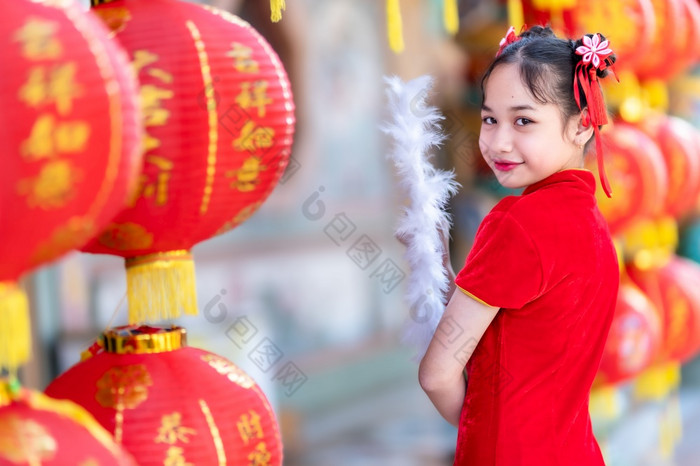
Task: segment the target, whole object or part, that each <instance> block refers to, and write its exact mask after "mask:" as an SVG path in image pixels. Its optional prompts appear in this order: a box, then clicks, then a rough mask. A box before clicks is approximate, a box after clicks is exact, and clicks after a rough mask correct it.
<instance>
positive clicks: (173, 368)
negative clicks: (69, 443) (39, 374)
mask: <svg viewBox="0 0 700 466" xmlns="http://www.w3.org/2000/svg"><path fill="white" fill-rule="evenodd" d="M184 343H185V332H184V330H183V329H182V328H179V327H174V328H172V329H167V330H166V329H157V328H153V327H143V326H142V327H138V328H137V327H122V328H116V329H112V330H110V331H109V332H107V333H105V334H104V335H103V344H104V349H105V351H104V352H100V353H97V354H96V355H95V356H93V357H91V358H89V359H87V360H84V361H82V362H80V363H78V364H76V365H75V366H73V367H72V368H71V369H69V370H68V371H67V372H65V373H64V374H62V375H61V376H59V377H58V378H57V379H56V380H54V381H53V382H52V383H51V384H50V385H49V387H48V388H47V389H46V393H47V394H48V395H49V396H52V397H55V398H65V399H69V400H72V401H74V402H76V403H78V404H80V405H81V406H83V407H84V408H85V409H87V410H88V411H89V412H90V413H91V414H92V415H93V416H94V417H95V418H96V419H97V421H98V422H99V423H100V424H102V426H104V427H105V428H106V429H107V430H108V431H110V432H112V433H113V434H114V436H115V438H116V440H117V442H119V443H121V444H122V445H123V446H124V447H125V448H126V449H127V450H128V451H129V452H130V453H131V454H132V455H133V456H134V458H135V459H136V461H137V462H138V464H140V465H142V466H149V465H162V464H164V463H165V464H197V465H199V464H202V465H205V464H236V465H237V464H255V465H280V464H282V445H281V441H280V436H279V428H278V425H277V421H276V419H275V416H274V413H273V412H272V409H271V408H270V405H269V403H268V401H267V399H266V398H265V396H264V394H263V393H262V392H261V391H260V389H259V387H258V386H257V385H256V384H255V382H254V381H253V379H251V378H250V377H249V376H248V375H246V374H245V373H244V372H243V371H242V370H240V369H239V368H238V367H237V366H235V365H234V364H233V363H231V362H229V361H227V360H226V359H224V358H222V357H220V356H217V355H215V354H212V353H209V352H207V351H203V350H200V349H196V348H191V347H185V346H184Z"/></svg>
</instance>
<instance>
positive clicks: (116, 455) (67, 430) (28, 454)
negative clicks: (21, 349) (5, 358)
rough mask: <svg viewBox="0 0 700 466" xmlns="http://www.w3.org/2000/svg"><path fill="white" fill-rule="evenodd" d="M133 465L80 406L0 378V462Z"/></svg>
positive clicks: (0, 465) (3, 464) (9, 464)
mask: <svg viewBox="0 0 700 466" xmlns="http://www.w3.org/2000/svg"><path fill="white" fill-rule="evenodd" d="M20 464H36V465H39V464H41V465H46V466H51V465H64V464H72V465H77V466H89V465H95V464H99V465H105V466H132V465H133V466H136V463H135V462H134V460H133V459H132V458H131V456H130V455H129V454H128V453H126V452H125V451H124V450H123V449H122V447H120V446H119V445H117V444H116V443H114V439H113V438H112V436H111V435H110V434H109V433H108V432H107V431H106V430H104V428H102V426H100V425H99V424H98V423H97V422H95V420H94V419H93V418H92V417H91V416H90V415H89V414H88V413H87V412H86V411H85V410H84V409H83V408H81V407H80V406H78V405H76V404H74V403H71V402H69V401H58V400H53V399H51V398H49V397H47V396H46V395H44V394H43V393H39V392H34V391H31V390H27V389H23V388H13V389H10V387H9V386H8V384H7V383H5V382H3V381H2V380H0V466H13V465H20Z"/></svg>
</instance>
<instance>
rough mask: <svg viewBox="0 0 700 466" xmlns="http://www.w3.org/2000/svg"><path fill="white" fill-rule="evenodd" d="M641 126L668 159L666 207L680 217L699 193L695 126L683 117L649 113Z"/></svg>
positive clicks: (667, 210)
mask: <svg viewBox="0 0 700 466" xmlns="http://www.w3.org/2000/svg"><path fill="white" fill-rule="evenodd" d="M639 127H640V129H642V130H643V131H644V132H645V133H646V134H647V135H649V136H650V137H651V138H652V139H654V140H655V141H656V142H657V144H658V145H659V148H660V149H661V153H662V154H663V157H664V160H665V162H666V167H667V172H668V176H669V183H668V193H667V195H666V202H665V208H664V210H665V211H666V213H668V214H669V215H672V216H674V217H680V216H682V215H683V214H685V213H686V212H688V211H689V210H691V209H692V208H693V207H694V206H695V200H696V199H697V198H698V195H699V194H700V150H698V147H697V146H696V139H695V138H696V129H695V128H694V127H693V126H692V125H691V124H690V123H688V122H686V121H684V120H682V119H680V118H677V117H672V116H667V115H663V114H658V115H655V116H654V115H649V116H647V118H645V119H644V121H642V122H640V124H639Z"/></svg>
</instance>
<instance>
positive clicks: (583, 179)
mask: <svg viewBox="0 0 700 466" xmlns="http://www.w3.org/2000/svg"><path fill="white" fill-rule="evenodd" d="M561 183H567V184H569V183H574V184H576V185H577V186H575V187H577V188H579V189H583V190H584V191H588V192H590V193H591V194H595V176H594V175H593V172H591V171H590V170H586V169H584V168H570V169H567V170H562V171H560V172H556V173H553V174H551V175H549V176H548V177H547V178H544V179H542V180H540V181H538V182H537V183H533V184H531V185H530V186H528V187H527V188H525V190H524V191H523V194H522V195H523V196H525V195H527V194H531V193H533V192H535V191H537V190H539V189H542V188H544V187H547V186H551V185H554V184H561Z"/></svg>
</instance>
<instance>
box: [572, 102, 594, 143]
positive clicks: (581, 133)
mask: <svg viewBox="0 0 700 466" xmlns="http://www.w3.org/2000/svg"><path fill="white" fill-rule="evenodd" d="M591 136H593V125H592V124H591V118H590V116H589V114H588V107H586V108H584V109H583V110H582V111H581V113H580V114H579V115H578V116H577V117H576V130H575V134H574V138H573V139H574V143H575V144H576V145H577V146H583V145H585V144H586V143H587V142H588V140H589V139H591Z"/></svg>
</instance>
